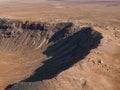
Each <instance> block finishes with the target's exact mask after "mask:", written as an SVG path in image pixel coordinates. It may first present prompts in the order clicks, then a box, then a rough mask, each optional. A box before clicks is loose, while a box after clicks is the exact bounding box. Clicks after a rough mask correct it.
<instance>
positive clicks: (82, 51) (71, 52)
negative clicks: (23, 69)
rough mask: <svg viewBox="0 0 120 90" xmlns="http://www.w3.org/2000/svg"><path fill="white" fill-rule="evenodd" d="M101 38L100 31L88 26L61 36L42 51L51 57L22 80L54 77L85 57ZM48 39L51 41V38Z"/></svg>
mask: <svg viewBox="0 0 120 90" xmlns="http://www.w3.org/2000/svg"><path fill="white" fill-rule="evenodd" d="M58 33H60V32H58ZM55 34H56V35H58V34H57V33H55ZM56 35H54V38H56V37H57V36H56ZM52 38H53V37H52ZM102 38H103V36H102V34H101V33H99V32H97V31H94V30H93V29H92V28H90V27H87V28H82V29H81V30H79V31H78V32H76V33H75V34H74V35H71V36H69V37H67V38H63V39H62V40H60V41H58V42H56V43H55V44H54V45H52V46H49V47H48V48H47V50H46V51H44V54H45V55H47V56H51V57H52V58H50V59H48V60H45V61H44V62H42V63H43V66H41V67H39V68H38V69H37V70H36V71H35V73H34V74H33V75H32V76H30V77H29V78H27V79H26V80H23V81H22V82H36V81H42V80H47V79H51V78H54V77H55V76H57V75H58V74H59V73H60V72H62V71H64V70H66V69H68V68H70V67H72V66H73V65H74V64H75V63H77V62H78V61H80V60H82V59H83V58H85V57H86V56H87V55H88V54H89V53H90V50H91V49H94V48H97V46H98V45H99V43H100V41H101V39H102ZM50 40H51V42H52V39H50ZM54 41H55V40H54Z"/></svg>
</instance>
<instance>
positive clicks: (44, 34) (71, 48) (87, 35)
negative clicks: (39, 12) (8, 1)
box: [0, 19, 103, 90]
mask: <svg viewBox="0 0 120 90" xmlns="http://www.w3.org/2000/svg"><path fill="white" fill-rule="evenodd" d="M102 38H103V36H102V34H101V33H99V32H98V31H95V30H94V29H92V28H91V27H82V28H80V27H79V26H77V25H75V24H73V23H71V22H66V23H65V22H61V23H46V22H29V21H25V22H23V21H18V20H5V19H1V20H0V50H1V52H0V53H1V56H0V58H1V61H0V62H1V63H0V64H1V66H0V70H1V72H2V73H1V74H0V78H1V82H0V83H1V84H0V88H1V90H2V89H4V88H5V87H6V88H5V90H9V89H10V90H40V89H41V90H48V89H50V87H51V86H50V85H49V84H48V83H46V82H45V80H50V79H53V78H55V77H57V75H59V74H60V73H61V72H64V71H65V70H67V69H69V68H70V67H72V66H73V65H74V64H76V63H77V62H79V61H80V60H82V59H84V58H85V57H86V56H87V55H88V54H89V53H90V51H91V50H92V49H95V48H97V47H98V46H99V44H100V41H101V39H102ZM19 81H21V82H20V83H18V84H14V83H17V82H19ZM42 81H44V82H42ZM36 82H38V83H36ZM12 84H13V85H12ZM50 90H54V89H53V88H51V89H50ZM55 90H56V89H55Z"/></svg>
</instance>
